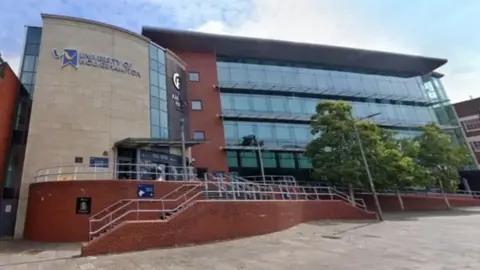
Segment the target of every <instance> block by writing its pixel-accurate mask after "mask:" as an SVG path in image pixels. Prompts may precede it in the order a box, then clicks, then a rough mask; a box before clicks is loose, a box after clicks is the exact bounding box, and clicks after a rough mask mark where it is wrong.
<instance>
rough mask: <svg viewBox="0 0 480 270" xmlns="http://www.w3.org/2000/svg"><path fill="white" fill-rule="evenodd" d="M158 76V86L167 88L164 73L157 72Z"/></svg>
mask: <svg viewBox="0 0 480 270" xmlns="http://www.w3.org/2000/svg"><path fill="white" fill-rule="evenodd" d="M157 77H158V87H160V88H162V89H167V82H166V79H167V78H166V76H165V74H157Z"/></svg>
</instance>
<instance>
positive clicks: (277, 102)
mask: <svg viewBox="0 0 480 270" xmlns="http://www.w3.org/2000/svg"><path fill="white" fill-rule="evenodd" d="M270 103H271V104H272V111H274V112H283V113H285V112H286V109H287V106H286V99H285V98H279V97H270Z"/></svg>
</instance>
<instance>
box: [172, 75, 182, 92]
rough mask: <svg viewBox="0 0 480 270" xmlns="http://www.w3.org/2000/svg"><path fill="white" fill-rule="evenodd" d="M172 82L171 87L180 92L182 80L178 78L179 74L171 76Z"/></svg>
mask: <svg viewBox="0 0 480 270" xmlns="http://www.w3.org/2000/svg"><path fill="white" fill-rule="evenodd" d="M172 80H173V86H175V88H176V89H177V90H178V91H180V87H181V83H182V80H181V78H180V74H178V73H175V74H173V77H172Z"/></svg>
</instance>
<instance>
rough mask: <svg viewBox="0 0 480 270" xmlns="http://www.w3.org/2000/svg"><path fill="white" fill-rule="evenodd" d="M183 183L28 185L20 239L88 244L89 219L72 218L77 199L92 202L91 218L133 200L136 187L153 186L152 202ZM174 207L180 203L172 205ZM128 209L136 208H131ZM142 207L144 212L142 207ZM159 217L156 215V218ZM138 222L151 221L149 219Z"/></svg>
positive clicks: (124, 181)
mask: <svg viewBox="0 0 480 270" xmlns="http://www.w3.org/2000/svg"><path fill="white" fill-rule="evenodd" d="M184 183H185V182H153V181H127V180H106V181H101V180H92V181H60V182H44V183H35V184H31V185H30V190H29V199H28V208H27V216H26V222H25V231H24V233H25V234H24V237H25V238H26V239H29V240H34V241H45V242H82V241H88V233H89V222H88V218H89V217H90V215H79V214H76V200H77V197H91V198H92V215H93V214H95V213H97V212H99V211H101V210H103V209H104V208H106V207H107V206H109V205H111V204H113V203H115V202H117V201H119V200H122V199H136V198H137V185H138V184H153V185H154V188H155V197H154V198H157V199H158V198H161V197H162V196H164V195H165V194H167V193H169V192H171V191H173V190H174V189H176V188H178V187H180V186H181V185H182V184H184ZM170 199H172V197H170ZM178 203H180V201H179V202H177V203H176V204H178ZM172 205H175V203H173V204H170V205H167V206H166V207H170V206H172ZM132 207H136V206H135V205H132ZM142 207H143V208H145V206H142ZM148 207H157V208H161V207H162V206H159V205H155V206H151V205H149V206H148ZM143 208H142V209H143ZM128 209H130V208H128ZM159 215H160V214H157V216H159ZM140 218H151V216H143V217H140Z"/></svg>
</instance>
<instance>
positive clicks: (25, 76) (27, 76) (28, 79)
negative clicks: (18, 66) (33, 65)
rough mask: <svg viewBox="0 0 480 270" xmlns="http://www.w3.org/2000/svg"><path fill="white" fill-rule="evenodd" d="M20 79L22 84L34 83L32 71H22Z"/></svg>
mask: <svg viewBox="0 0 480 270" xmlns="http://www.w3.org/2000/svg"><path fill="white" fill-rule="evenodd" d="M21 81H22V83H23V84H34V83H35V76H34V73H31V72H23V73H22V80H21Z"/></svg>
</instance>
